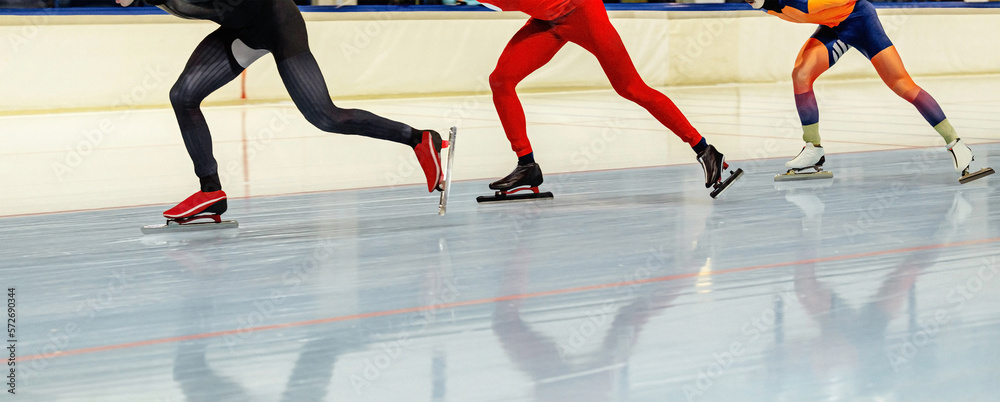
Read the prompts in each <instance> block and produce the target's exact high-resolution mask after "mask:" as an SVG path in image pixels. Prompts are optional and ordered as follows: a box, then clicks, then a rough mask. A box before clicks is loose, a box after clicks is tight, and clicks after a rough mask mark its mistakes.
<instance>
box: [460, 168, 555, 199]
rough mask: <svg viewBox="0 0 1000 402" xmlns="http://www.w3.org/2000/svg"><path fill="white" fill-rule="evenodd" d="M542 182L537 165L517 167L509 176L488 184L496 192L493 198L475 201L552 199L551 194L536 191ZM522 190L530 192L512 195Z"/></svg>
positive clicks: (487, 197)
mask: <svg viewBox="0 0 1000 402" xmlns="http://www.w3.org/2000/svg"><path fill="white" fill-rule="evenodd" d="M542 181H543V180H542V168H541V167H540V166H538V164H537V163H529V164H526V165H517V167H515V168H514V171H513V172H510V174H508V175H507V176H504V178H502V179H500V180H497V181H495V182H492V183H490V189H491V190H496V193H495V194H494V196H492V197H489V196H481V197H477V198H476V201H478V202H493V201H515V200H531V199H536V198H552V193H550V192H548V191H546V192H544V193H542V192H539V191H538V186H540V185H541V184H542ZM524 190H531V192H530V193H524V194H517V195H514V193H517V192H520V191H524Z"/></svg>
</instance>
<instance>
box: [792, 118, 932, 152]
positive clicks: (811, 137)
mask: <svg viewBox="0 0 1000 402" xmlns="http://www.w3.org/2000/svg"><path fill="white" fill-rule="evenodd" d="M945 121H947V120H945ZM802 139H803V140H804V141H805V142H808V143H811V144H813V145H815V146H817V147H818V146H820V145H819V123H816V124H810V125H808V126H802Z"/></svg>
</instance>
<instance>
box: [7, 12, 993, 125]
mask: <svg viewBox="0 0 1000 402" xmlns="http://www.w3.org/2000/svg"><path fill="white" fill-rule="evenodd" d="M879 13H880V15H881V17H882V22H883V25H885V28H886V30H887V32H888V33H889V36H890V37H891V38H892V39H893V41H894V42H895V44H896V46H897V48H898V49H899V51H900V53H901V54H902V57H903V60H904V61H905V62H906V64H907V67H908V69H909V70H910V72H911V73H912V74H914V75H950V74H988V73H997V72H1000V51H998V49H997V48H996V44H997V43H1000V10H997V9H927V8H921V9H884V10H879ZM611 15H612V22H613V23H614V25H615V26H616V28H618V30H619V32H620V33H621V35H622V37H623V39H624V41H625V44H626V46H627V47H628V49H629V51H630V52H631V54H632V57H633V60H634V61H635V63H636V65H637V67H638V69H639V71H640V73H641V74H642V76H643V77H644V78H645V79H646V80H647V82H648V83H649V84H651V85H654V86H665V85H703V84H721V83H736V82H774V81H785V80H787V79H788V76H789V75H790V72H791V69H792V64H793V61H794V59H795V55H796V53H797V52H798V50H799V48H800V47H801V45H802V43H803V42H804V41H805V39H806V38H807V37H808V36H809V35H810V34H811V32H812V31H813V30H814V29H815V27H814V26H811V25H804V24H792V23H788V22H785V21H782V20H779V19H778V18H775V17H771V16H767V15H764V14H762V13H759V12H752V11H725V12H703V11H698V12H693V11H692V12H686V11H685V12H681V11H669V12H662V11H661V12H653V11H614V12H612V13H611ZM306 19H307V20H308V24H309V34H310V44H311V46H312V50H313V53H314V54H315V55H316V57H317V59H318V60H319V63H320V65H321V67H322V69H323V71H324V73H325V75H326V78H327V81H328V82H327V85H328V86H329V87H330V89H331V93H332V95H333V97H334V98H335V99H347V98H368V97H407V96H424V95H450V94H468V93H477V94H484V93H488V91H489V88H488V84H487V81H486V79H487V77H488V76H489V73H490V72H491V71H492V69H493V66H494V63H495V62H496V59H497V58H498V56H499V54H500V52H501V50H502V49H503V46H504V45H505V44H506V42H507V40H508V39H509V38H510V37H511V36H512V35H513V33H514V32H515V31H516V30H517V29H518V28H519V27H520V26H521V25H522V24H523V23H524V21H525V20H526V19H527V17H526V16H525V15H524V14H521V13H497V12H383V13H367V12H365V13H362V12H357V13H354V12H351V13H328V12H321V13H306ZM215 27H216V26H215V24H213V23H210V22H199V21H186V20H182V19H179V18H175V17H171V16H166V15H163V16H159V15H157V16H127V15H107V16H52V15H49V16H0V38H4V40H0V55H3V57H2V59H0V89H2V93H3V94H4V96H3V97H0V111H3V112H8V113H11V112H13V113H18V112H23V111H59V110H66V109H70V110H76V109H82V110H86V109H107V108H121V107H134V106H166V105H167V103H168V96H167V93H168V91H169V89H170V86H171V85H172V83H173V81H174V80H175V79H176V77H177V76H178V74H180V72H181V70H182V69H183V67H184V64H185V62H186V61H187V58H188V56H189V55H190V53H191V51H192V50H193V49H194V47H195V46H196V45H197V44H198V42H199V41H200V40H201V39H202V38H203V37H204V36H205V35H207V34H208V33H209V32H211V31H212V30H213V29H215ZM862 77H876V75H875V73H874V71H873V70H872V69H871V67H870V65H869V64H868V62H867V60H865V59H864V57H863V56H861V55H860V54H859V53H858V52H856V51H852V52H850V53H849V54H848V56H845V58H844V59H842V60H841V61H840V63H838V65H837V68H835V69H833V70H831V71H830V72H829V73H828V75H826V76H825V78H826V79H829V78H862ZM607 87H609V84H608V81H607V79H606V78H604V76H603V73H602V71H601V69H600V66H599V65H598V63H597V61H596V60H595V59H594V58H593V57H592V56H591V55H589V54H587V53H586V52H585V51H583V50H582V49H580V48H579V47H577V46H573V45H569V46H566V47H565V48H564V49H563V50H562V51H561V52H560V53H559V54H558V55H557V56H556V57H555V59H554V60H553V62H552V63H550V64H549V65H548V66H546V67H544V68H542V69H541V70H539V71H537V72H536V73H535V74H533V75H532V76H530V77H529V78H528V79H527V80H526V81H525V82H524V83H522V85H521V86H520V87H519V89H521V90H523V91H530V90H551V89H583V88H607ZM243 93H244V92H243V87H242V86H241V83H240V80H237V81H236V82H234V83H232V84H230V85H228V86H226V87H225V88H223V89H222V90H220V91H219V92H217V93H216V94H215V95H213V96H212V97H211V98H209V100H208V102H210V103H220V102H222V103H229V102H235V101H240V99H241V96H242V95H243ZM245 94H246V96H247V99H249V100H251V101H268V100H287V98H288V95H287V93H286V92H285V90H284V87H283V86H282V85H281V82H280V79H279V77H278V74H277V71H276V68H275V64H274V61H273V59H272V58H270V57H265V58H263V59H261V60H260V61H258V62H257V63H256V64H255V65H254V66H252V67H251V68H250V69H249V70H248V72H247V76H246V84H245Z"/></svg>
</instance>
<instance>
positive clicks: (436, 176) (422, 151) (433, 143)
mask: <svg viewBox="0 0 1000 402" xmlns="http://www.w3.org/2000/svg"><path fill="white" fill-rule="evenodd" d="M442 145H443V144H442V141H441V135H440V134H438V133H437V131H434V130H421V132H420V143H419V144H417V146H415V147H413V152H414V153H416V154H417V161H419V162H420V167H421V168H423V170H424V176H426V177H427V191H428V192H434V190H439V191H440V190H443V189H442V188H441V182H442V180H444V170H443V169H441V148H442Z"/></svg>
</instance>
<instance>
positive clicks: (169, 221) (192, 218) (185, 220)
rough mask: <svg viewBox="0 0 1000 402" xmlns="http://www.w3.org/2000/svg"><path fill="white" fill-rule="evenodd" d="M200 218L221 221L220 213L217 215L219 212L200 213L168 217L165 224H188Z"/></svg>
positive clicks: (215, 221)
mask: <svg viewBox="0 0 1000 402" xmlns="http://www.w3.org/2000/svg"><path fill="white" fill-rule="evenodd" d="M202 219H208V220H211V221H213V222H214V223H221V222H222V215H219V214H201V215H195V216H189V217H187V218H175V219H170V218H168V219H167V225H187V224H190V223H191V222H194V221H198V220H202ZM201 223H210V222H201Z"/></svg>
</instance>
